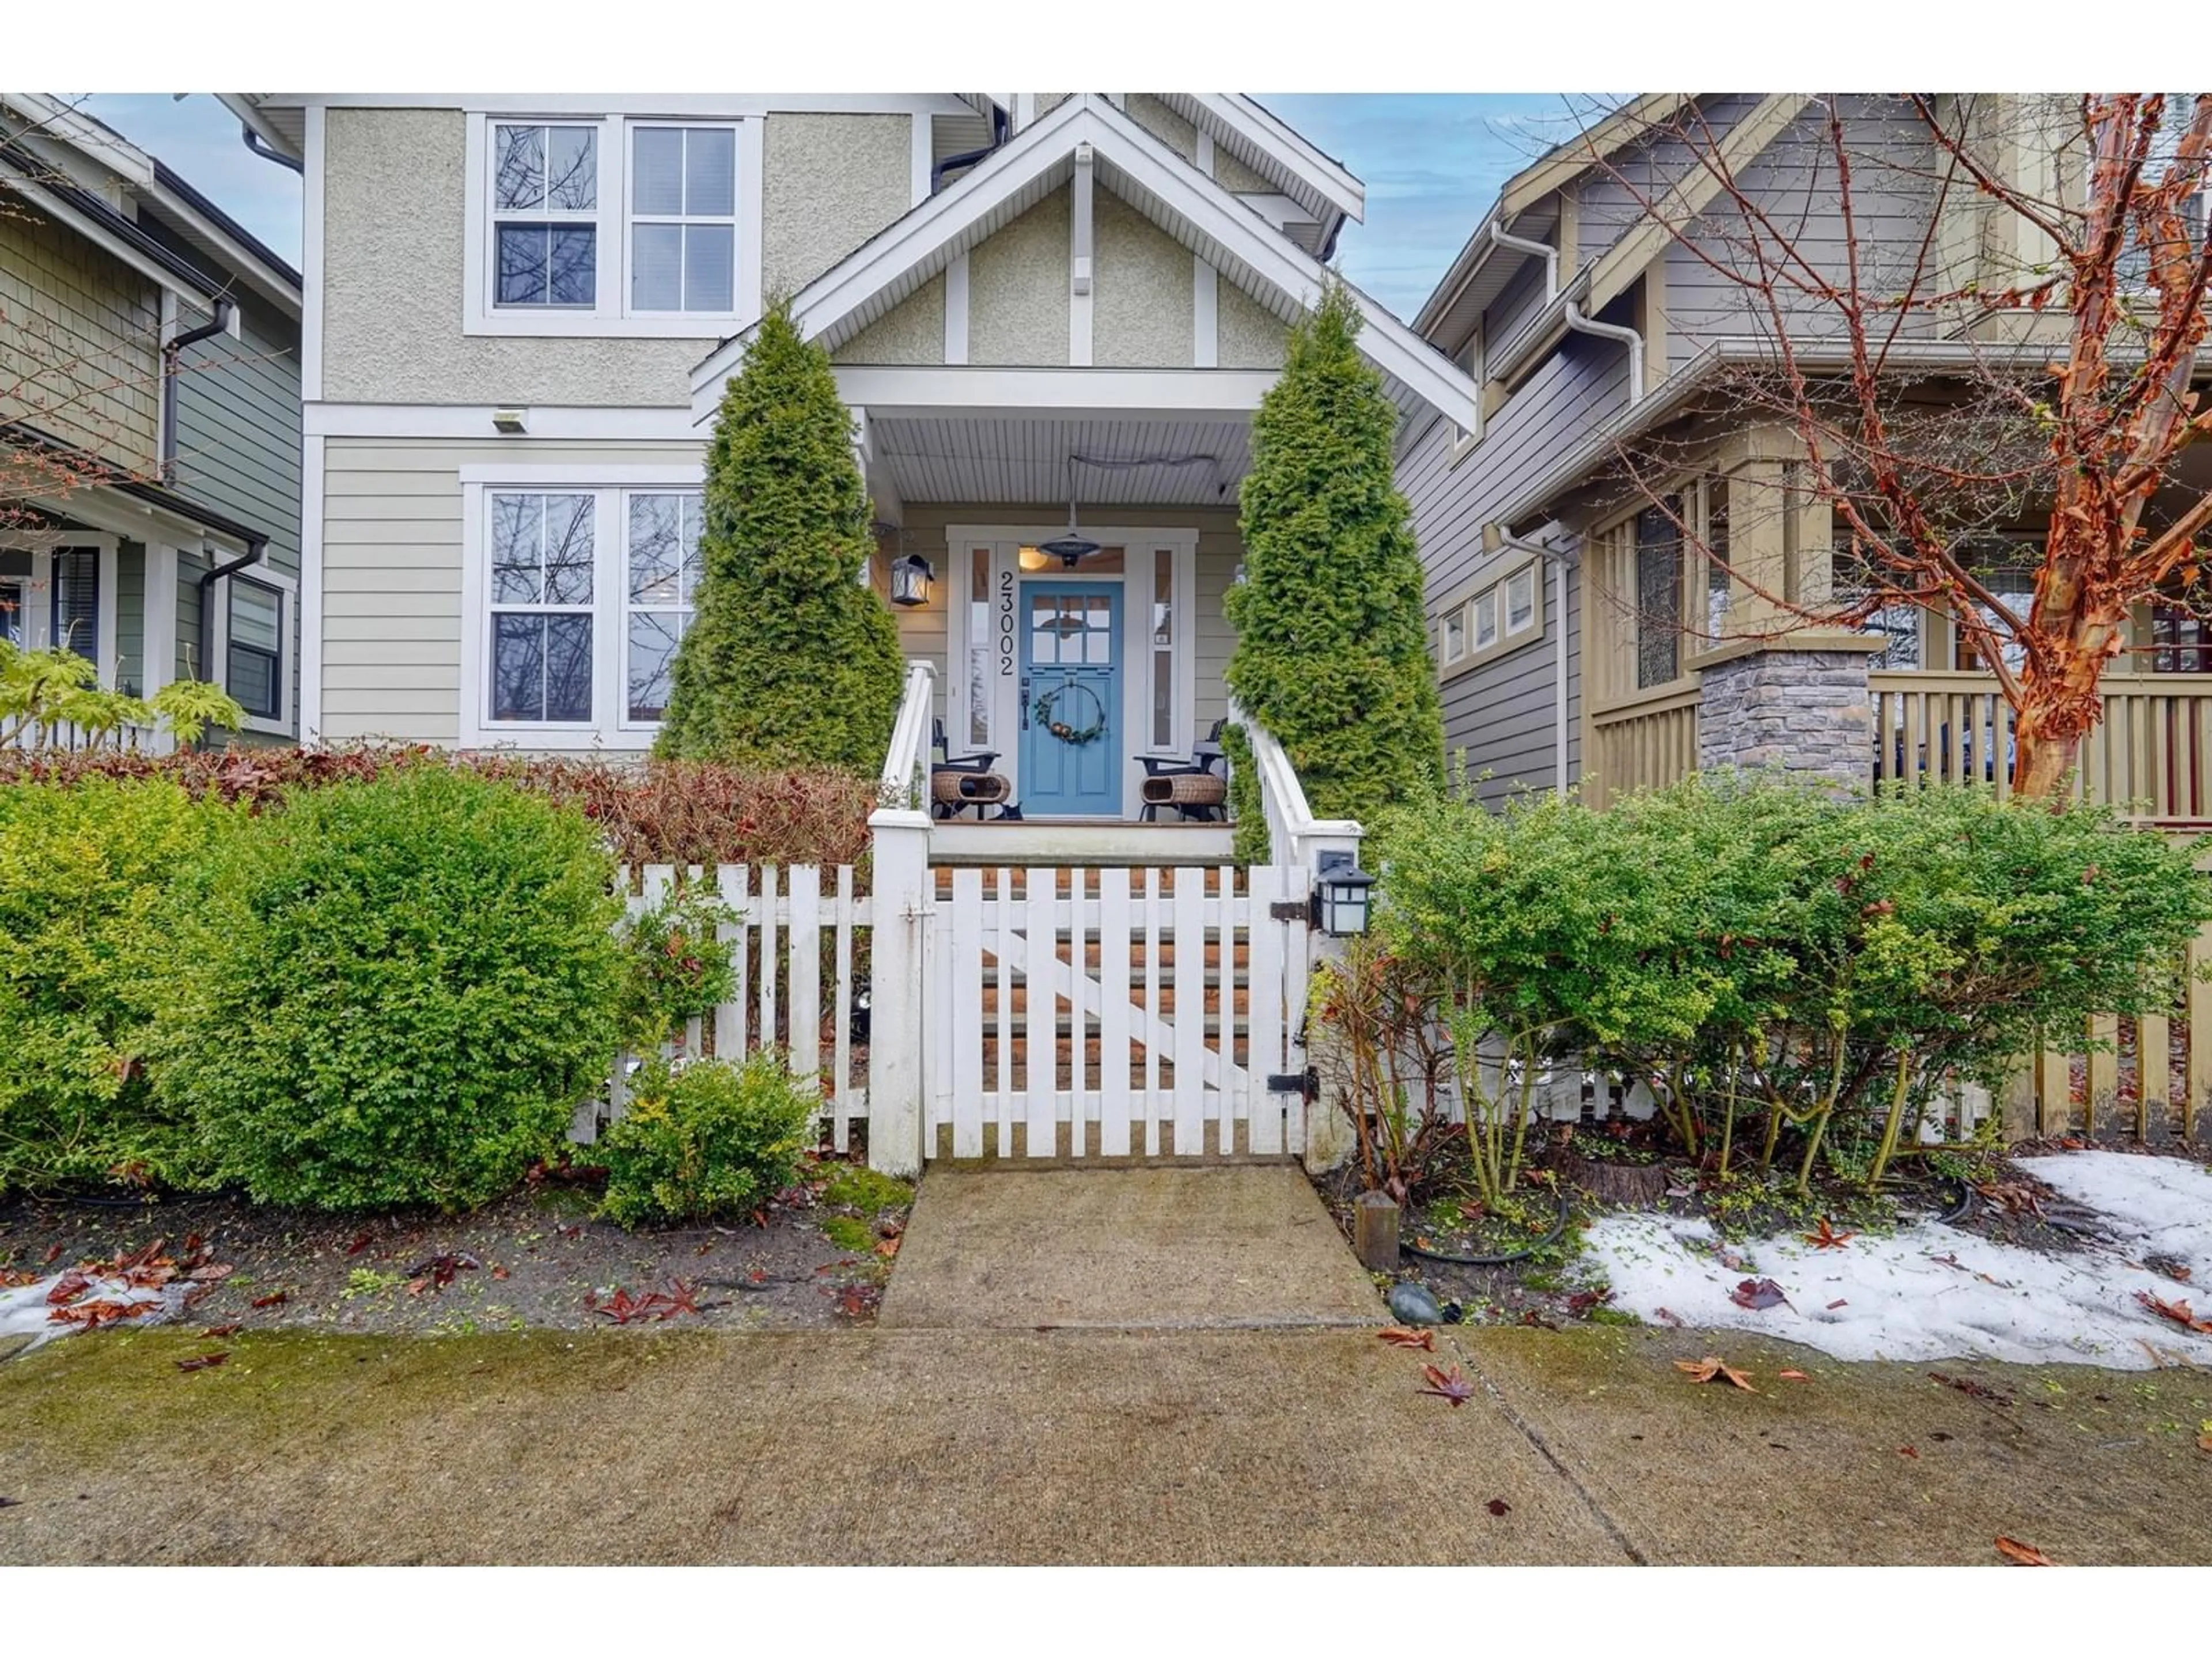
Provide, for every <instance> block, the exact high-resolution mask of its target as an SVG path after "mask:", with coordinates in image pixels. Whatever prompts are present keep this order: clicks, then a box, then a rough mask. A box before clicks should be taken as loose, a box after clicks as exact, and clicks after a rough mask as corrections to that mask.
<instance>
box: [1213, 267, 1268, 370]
mask: <svg viewBox="0 0 2212 1659" xmlns="http://www.w3.org/2000/svg"><path fill="white" fill-rule="evenodd" d="M1214 287H1215V289H1216V292H1217V295H1218V298H1217V299H1216V301H1215V305H1214V327H1215V330H1216V331H1217V335H1218V341H1219V343H1218V346H1217V348H1216V351H1217V355H1218V361H1219V363H1220V366H1221V367H1222V368H1281V367H1282V366H1283V350H1284V329H1283V325H1282V324H1281V323H1279V322H1278V321H1277V320H1276V319H1275V315H1274V313H1273V312H1271V311H1269V310H1267V307H1264V306H1262V305H1261V303H1260V302H1259V301H1257V300H1255V299H1253V298H1252V297H1251V296H1250V295H1248V294H1246V293H1245V292H1244V290H1243V289H1240V288H1235V287H1232V286H1231V284H1229V283H1225V282H1222V283H1215V285H1214Z"/></svg>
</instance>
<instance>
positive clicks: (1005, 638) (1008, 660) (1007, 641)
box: [999, 570, 1014, 680]
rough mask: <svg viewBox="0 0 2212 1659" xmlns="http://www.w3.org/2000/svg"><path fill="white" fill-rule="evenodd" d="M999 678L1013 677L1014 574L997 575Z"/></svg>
mask: <svg viewBox="0 0 2212 1659" xmlns="http://www.w3.org/2000/svg"><path fill="white" fill-rule="evenodd" d="M999 677H1000V678H1001V679H1009V680H1010V679H1012V678H1013V677H1014V573H1013V572H1012V571H1011V570H1001V571H1000V573H999Z"/></svg>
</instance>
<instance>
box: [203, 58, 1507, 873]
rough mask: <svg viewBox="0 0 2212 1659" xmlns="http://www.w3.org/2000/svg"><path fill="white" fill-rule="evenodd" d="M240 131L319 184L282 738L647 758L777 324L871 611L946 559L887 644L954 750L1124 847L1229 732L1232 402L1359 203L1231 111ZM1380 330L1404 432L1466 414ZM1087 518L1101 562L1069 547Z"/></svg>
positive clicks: (319, 113)
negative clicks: (869, 591) (717, 470)
mask: <svg viewBox="0 0 2212 1659" xmlns="http://www.w3.org/2000/svg"><path fill="white" fill-rule="evenodd" d="M227 101H228V103H229V104H230V106H231V107H232V108H233V109H234V110H235V111H236V112H238V113H239V114H240V118H241V119H242V120H243V121H245V123H246V125H247V126H248V128H249V130H250V131H252V133H253V134H254V135H255V142H256V143H258V145H260V146H263V147H265V148H268V149H274V150H276V151H278V152H281V153H283V154H284V155H290V156H293V157H296V158H298V160H299V161H301V163H302V164H303V165H304V167H305V168H306V187H307V198H306V199H307V212H306V221H307V254H306V261H305V263H306V267H307V324H306V337H305V348H304V359H305V364H306V377H305V392H306V398H307V415H306V419H307V428H306V429H307V503H308V506H307V538H306V544H307V560H306V566H305V572H304V581H303V603H304V606H305V610H306V613H307V640H306V644H305V651H304V656H305V678H304V679H303V681H302V686H301V706H302V710H303V714H304V731H305V734H306V736H307V738H309V739H310V740H325V741H337V740H343V739H349V738H404V739H419V740H426V741H429V742H435V743H440V744H453V745H459V746H465V747H480V746H489V745H511V746H513V747H515V748H519V749H523V750H587V751H599V752H605V753H609V754H614V755H622V754H635V753H638V752H641V751H642V750H645V749H647V747H648V746H649V745H650V744H651V742H652V740H653V733H654V732H655V730H656V728H657V724H658V721H659V717H660V713H661V708H662V705H663V703H664V702H665V698H666V695H667V687H668V670H669V663H670V659H671V655H672V653H673V650H674V647H675V642H676V641H677V640H678V637H679V636H680V635H681V633H682V630H683V629H684V625H685V623H686V622H687V621H688V618H689V616H690V609H689V607H690V601H691V596H692V592H693V589H694V585H695V583H696V579H697V565H696V537H697V533H698V523H699V514H698V505H697V503H698V492H699V489H700V483H701V477H702V459H703V454H704V449H705V444H706V440H707V437H708V433H709V431H710V429H711V426H712V422H713V420H714V413H715V408H716V404H717V403H718V401H719V399H720V396H721V392H722V389H723V386H724V385H725V384H726V380H727V379H728V377H729V375H730V374H732V372H733V371H734V369H735V368H736V367H737V365H738V360H739V356H740V354H741V351H742V349H743V341H744V336H745V332H746V331H747V330H748V329H749V328H750V326H751V325H753V323H754V322H755V320H756V319H757V317H758V316H759V314H760V313H761V310H762V307H763V301H764V299H765V298H767V297H768V296H771V295H778V294H783V295H791V296H792V297H793V307H794V313H795V315H796V316H797V318H798V319H799V323H800V325H801V327H802V328H803V330H804V331H805V333H806V334H807V335H808V336H809V337H812V338H816V339H819V340H820V341H822V342H823V343H824V344H825V345H826V346H827V347H828V349H829V352H830V354H831V356H832V358H833V360H834V362H836V366H837V376H838V382H839V386H840V389H841V391H842V394H843V396H844V398H845V401H846V402H847V404H848V405H849V406H850V407H851V409H852V410H853V412H854V416H855V420H856V423H857V427H858V440H857V441H858V447H859V453H860V460H861V463H862V465H863V467H864V470H865V473H866V478H867V482H868V485H869V489H870V493H871V495H872V500H873V503H874V510H875V513H876V517H877V520H878V532H879V537H880V543H879V546H880V550H879V552H878V556H877V557H876V559H875V560H874V561H873V562H872V570H871V572H870V573H869V580H871V581H872V582H873V583H874V584H875V585H876V586H878V589H879V590H883V591H885V592H888V591H889V586H888V584H889V580H890V565H891V564H892V563H893V562H895V561H897V560H900V559H903V558H907V557H908V556H915V557H919V558H920V559H921V560H923V561H926V562H927V563H928V564H929V565H930V566H931V567H932V571H933V580H931V581H930V583H929V585H928V590H927V599H926V602H924V603H922V604H920V605H914V606H910V607H906V608H902V609H901V610H900V611H899V612H898V617H899V624H900V629H901V632H902V639H903V641H904V644H905V647H906V650H907V653H908V656H909V657H910V658H913V659H919V660H921V661H923V662H926V663H927V664H929V665H931V666H932V667H933V669H934V671H935V684H936V686H937V688H938V690H937V694H936V703H935V708H934V713H935V714H936V715H937V716H938V717H939V719H941V720H942V722H943V724H944V726H945V728H946V730H947V733H948V745H947V746H948V748H949V750H950V752H951V755H952V756H953V757H961V756H964V755H969V754H972V753H975V752H976V751H995V753H996V754H997V757H998V759H997V761H996V763H995V766H996V769H997V770H998V771H999V772H1000V773H1001V774H1003V775H1006V776H1007V777H1008V778H1009V779H1010V780H1011V781H1012V788H1013V793H1014V795H1015V797H1016V798H1017V799H1018V800H1019V801H1020V803H1021V805H1022V806H1023V808H1024V811H1025V812H1026V813H1027V814H1028V816H1029V817H1030V818H1031V819H1032V820H1035V819H1041V818H1043V819H1060V820H1088V821H1093V822H1098V821H1104V822H1111V823H1124V822H1128V821H1131V820H1134V819H1135V818H1136V817H1137V816H1138V812H1139V781H1140V780H1141V779H1142V777H1143V775H1144V769H1143V765H1142V763H1143V762H1144V761H1145V760H1146V759H1147V758H1150V759H1155V760H1157V759H1159V758H1162V757H1169V758H1172V757H1188V756H1189V755H1190V754H1191V753H1192V751H1193V749H1194V745H1196V744H1199V743H1200V742H1201V741H1202V740H1203V739H1204V738H1206V736H1207V734H1208V732H1210V730H1211V728H1212V725H1213V723H1214V722H1215V721H1216V720H1218V718H1220V717H1221V716H1222V715H1223V714H1225V712H1226V707H1227V703H1226V697H1225V691H1224V688H1223V684H1222V673H1223V669H1224V666H1225V663H1226V661H1227V659H1228V655H1229V651H1230V646H1231V633H1230V630H1229V629H1228V627H1227V624H1226V623H1225V621H1224V620H1223V617H1222V598H1223V595H1224V594H1225V592H1226V590H1227V588H1228V586H1229V585H1230V583H1231V580H1234V578H1235V575H1236V573H1237V568H1238V564H1239V561H1240V558H1241V549H1240V544H1239V542H1238V538H1237V485H1238V483H1239V481H1240V480H1241V478H1242V477H1243V473H1244V471H1245V470H1246V467H1247V465H1248V462H1249V447H1250V424H1251V419H1252V415H1253V412H1254V410H1255V408H1256V407H1257V405H1258V403H1259V400H1260V398H1261V394H1262V393H1263V392H1265V391H1266V390H1267V387H1268V386H1269V385H1270V384H1271V383H1272V381H1273V379H1274V377H1275V374H1276V372H1277V370H1278V369H1279V367H1280V364H1281V362H1282V352H1283V341H1284V330H1285V325H1286V324H1287V323H1289V322H1290V321H1291V320H1293V319H1296V318H1297V317H1299V316H1301V315H1302V314H1304V311H1305V309H1306V307H1308V306H1309V305H1310V304H1311V303H1312V301H1314V299H1315V298H1316V295H1318V293H1319V291H1320V289H1321V285H1322V282H1323V279H1324V266H1323V261H1324V260H1325V259H1326V258H1327V257H1328V253H1329V252H1330V250H1331V249H1332V247H1333V245H1334V240H1335V238H1336V235H1337V233H1338V231H1339V229H1340V227H1341V226H1342V225H1343V223H1344V222H1345V221H1346V219H1348V218H1350V219H1356V218H1358V216H1360V214H1361V212H1362V210H1363V199H1364V198H1363V192H1362V188H1361V186H1360V185H1359V183H1358V180H1356V179H1353V178H1352V176H1351V175H1350V174H1349V173H1346V170H1345V169H1344V168H1343V167H1341V166H1340V165H1339V164H1338V163H1336V162H1334V161H1331V160H1329V159H1328V157H1327V156H1325V155H1322V154H1320V153H1319V152H1318V151H1316V149H1314V148H1313V147H1312V146H1311V145H1310V144H1309V143H1306V142H1305V141H1304V139H1302V138H1300V137H1298V136H1297V134H1296V133H1294V132H1292V131H1291V130H1290V129H1289V128H1288V127H1286V126H1285V125H1283V124H1282V123H1281V122H1280V121H1279V120H1278V119H1276V118H1274V117H1273V116H1272V115H1271V114H1269V113H1268V112H1267V111H1266V110H1265V109H1263V108H1262V107H1261V106H1259V105H1257V104H1256V103H1254V102H1253V101H1251V100H1249V99H1247V98H1243V97H1241V96H1237V95H1233V94H1188V95H1186V94H1172V95H1171V94H1160V95H1149V94H1126V95H1124V94H1006V95H1005V96H1003V97H996V98H993V97H985V96H982V95H979V94H929V93H925V94H894V95H882V96H853V97H842V96H839V97H807V96H788V97H786V96H778V95H772V94H702V95H693V96H684V97H673V98H671V97H653V98H645V97H625V96H618V95H616V94H581V95H562V96H558V97H527V96H505V95H489V94H485V95H475V96H470V95H461V96H453V97H416V96H380V97H339V96H328V97H325V96H319V95H316V96H308V95H277V94H234V95H230V96H229V97H228V99H227ZM1363 306H1364V312H1365V315H1366V327H1365V330H1364V333H1363V335H1362V337H1361V346H1362V348H1363V349H1364V350H1365V351H1366V353H1367V354H1368V356H1370V359H1371V361H1372V362H1374V363H1375V364H1376V367H1377V368H1380V369H1381V370H1382V372H1383V376H1384V379H1385V382H1386V384H1387V386H1388V387H1389V392H1390V395H1391V396H1392V397H1393V398H1395V400H1396V401H1397V403H1398V404H1399V406H1400V407H1401V409H1402V410H1404V411H1405V415H1406V418H1407V421H1408V422H1413V423H1417V424H1418V423H1420V422H1426V421H1427V420H1429V419H1430V418H1431V416H1435V415H1436V414H1437V413H1438V412H1439V411H1441V412H1442V414H1443V416H1444V418H1446V419H1448V420H1451V421H1461V422H1465V421H1468V420H1471V419H1472V418H1473V406H1474V395H1475V387H1474V382H1473V380H1470V379H1469V378H1468V376H1467V375H1466V374H1463V373H1462V371H1460V370H1459V369H1457V368H1455V367H1453V365H1452V364H1451V363H1450V362H1448V361H1447V360H1446V359H1445V358H1444V357H1443V356H1441V355H1439V354H1438V353H1437V352H1436V351H1435V350H1433V349H1431V347H1430V346H1429V345H1427V344H1426V343H1424V342H1423V341H1421V340H1420V339H1419V338H1418V337H1415V336H1414V334H1413V332H1412V331H1410V330H1408V329H1407V327H1406V326H1405V325H1403V324H1402V323H1401V322H1399V321H1398V320H1397V319H1395V318H1393V317H1391V316H1390V315H1389V313H1387V312H1385V311H1384V310H1383V309H1382V308H1381V307H1379V306H1376V305H1374V304H1371V303H1367V302H1364V301H1363ZM1071 516H1072V517H1073V520H1074V521H1075V524H1076V525H1077V526H1079V530H1080V532H1081V537H1082V538H1084V539H1086V540H1088V541H1091V542H1094V543H1096V544H1097V548H1096V550H1094V551H1091V552H1090V553H1088V554H1086V555H1085V556H1082V557H1080V558H1078V559H1074V560H1072V561H1066V562H1063V560H1062V559H1060V558H1059V557H1056V556H1054V555H1053V554H1051V553H1049V552H1047V551H1044V550H1042V544H1045V543H1047V542H1049V541H1051V540H1052V539H1054V538H1055V537H1056V536H1064V535H1065V534H1066V532H1067V530H1068V527H1069V522H1070V519H1071ZM1060 685H1068V686H1071V687H1073V688H1075V689H1073V690H1068V691H1067V692H1066V694H1065V697H1064V699H1063V700H1064V701H1065V702H1067V703H1068V704H1070V705H1071V706H1073V705H1076V704H1079V705H1080V708H1079V709H1077V710H1076V711H1075V712H1077V713H1079V714H1081V715H1082V716H1083V720H1082V721H1079V722H1077V723H1079V724H1085V723H1090V722H1092V721H1095V722H1097V723H1103V726H1104V732H1103V736H1101V737H1100V738H1098V739H1097V740H1095V741H1093V742H1091V743H1089V744H1084V745H1081V746H1080V747H1079V748H1076V747H1073V746H1071V745H1067V744H1062V743H1060V742H1059V741H1058V740H1056V739H1054V738H1052V737H1051V736H1050V735H1049V734H1048V732H1046V731H1045V730H1044V725H1045V723H1044V721H1043V720H1040V719H1038V718H1036V715H1035V708H1036V704H1037V703H1038V702H1040V701H1042V698H1043V696H1045V695H1046V693H1047V692H1048V691H1049V690H1052V689H1053V688H1054V687H1057V686H1060ZM1067 712H1069V711H1068V710H1066V709H1063V710H1061V713H1062V714H1066V713H1067ZM1203 833H1204V834H1205V835H1206V836H1208V837H1211V838H1212V839H1214V840H1220V839H1221V838H1222V837H1223V835H1224V832H1222V831H1221V830H1219V829H1213V828H1209V829H1206V830H1205V831H1204V832H1203ZM1222 844H1223V845H1224V846H1225V841H1223V843H1222ZM1208 845H1209V846H1211V845H1212V841H1209V842H1208Z"/></svg>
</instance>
